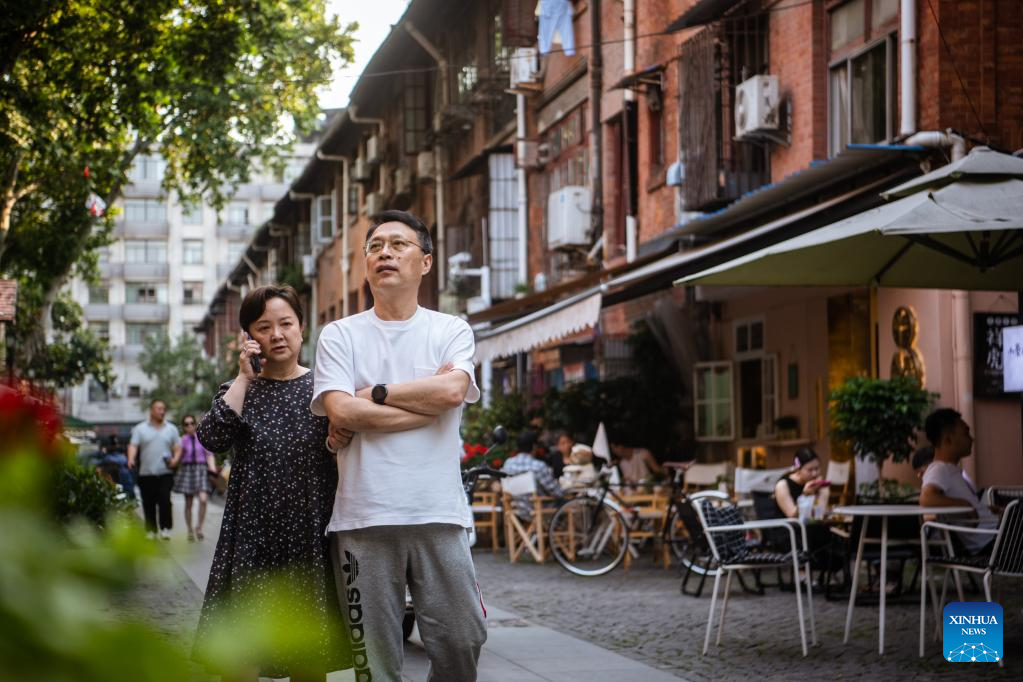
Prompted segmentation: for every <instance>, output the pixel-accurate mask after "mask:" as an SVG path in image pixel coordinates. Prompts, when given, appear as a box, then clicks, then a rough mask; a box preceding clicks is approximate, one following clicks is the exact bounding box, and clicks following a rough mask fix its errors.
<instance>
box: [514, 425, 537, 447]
mask: <svg viewBox="0 0 1023 682" xmlns="http://www.w3.org/2000/svg"><path fill="white" fill-rule="evenodd" d="M534 445H536V431H528V430H527V431H523V432H521V433H519V435H518V437H517V438H516V439H515V446H516V447H517V448H518V449H519V452H532V451H533V446H534Z"/></svg>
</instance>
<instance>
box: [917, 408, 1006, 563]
mask: <svg viewBox="0 0 1023 682" xmlns="http://www.w3.org/2000/svg"><path fill="white" fill-rule="evenodd" d="M924 430H925V431H926V433H927V440H929V441H930V442H931V445H933V446H934V461H933V462H931V464H930V466H928V467H927V470H926V471H925V472H924V475H923V480H922V483H921V486H920V506H922V507H973V516H974V517H976V519H977V526H976V527H977V528H984V529H988V530H991V529H994V528H996V527H997V526H998V519H997V518H996V517H995V515H994V514H992V513H991V510H990V509H988V508H987V505H985V504H984V503H983V502H981V501H980V498H978V497H977V491H976V490H975V489H974V488H973V485H972V484H971V483H970V482H969V481H968V480H967V479H966V478H965V477H964V476H963V469H962V465H961V462H962V460H963V459H964V458H966V457H969V456H970V452H971V451H972V450H973V438H972V437H971V436H970V427H969V426H968V425H967V424H966V422H964V421H963V419H962V416H961V415H960V414H959V413H958V412H956V411H955V410H953V409H950V408H947V407H945V408H941V409H938V410H935V411H934V412H932V413H931V414H930V415H928V417H927V420H926V422H924ZM957 537H958V538H959V540H960V541H961V542H962V544H963V547H965V548H966V551H967V552H969V553H970V554H971V555H982V554H985V553H986V552H989V551H990V546H991V544H992V543H993V542H994V535H993V534H989V533H958V534H957Z"/></svg>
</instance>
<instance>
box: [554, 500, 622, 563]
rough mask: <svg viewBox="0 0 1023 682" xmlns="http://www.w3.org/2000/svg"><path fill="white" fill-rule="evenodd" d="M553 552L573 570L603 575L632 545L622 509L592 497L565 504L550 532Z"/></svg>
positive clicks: (556, 514)
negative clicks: (619, 509)
mask: <svg viewBox="0 0 1023 682" xmlns="http://www.w3.org/2000/svg"><path fill="white" fill-rule="evenodd" d="M547 537H548V540H549V542H550V548H551V553H553V554H554V558H555V559H556V560H557V562H558V563H559V564H561V565H562V567H564V568H565V570H567V571H568V572H570V573H574V574H576V575H582V576H593V575H603V574H604V573H607V572H608V571H610V570H612V569H614V567H615V566H617V565H618V564H619V563H621V561H622V559H623V558H624V557H625V552H626V550H627V549H628V547H629V526H628V524H627V523H626V522H625V517H624V516H622V514H621V512H619V511H618V510H617V509H615V508H614V507H612V506H611V505H609V504H607V503H601V502H600V501H598V500H596V499H594V498H592V497H580V498H576V499H574V500H570V501H568V502H566V503H565V504H563V505H562V506H561V507H560V508H559V509H558V510H557V511H556V512H555V513H554V517H553V518H552V519H551V525H550V529H549V530H548V532H547Z"/></svg>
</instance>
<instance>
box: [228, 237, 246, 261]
mask: <svg viewBox="0 0 1023 682" xmlns="http://www.w3.org/2000/svg"><path fill="white" fill-rule="evenodd" d="M246 246H247V244H246V243H245V242H228V243H227V262H228V263H230V264H232V265H234V264H235V263H237V262H238V261H240V260H241V259H242V254H244V253H245V248H246Z"/></svg>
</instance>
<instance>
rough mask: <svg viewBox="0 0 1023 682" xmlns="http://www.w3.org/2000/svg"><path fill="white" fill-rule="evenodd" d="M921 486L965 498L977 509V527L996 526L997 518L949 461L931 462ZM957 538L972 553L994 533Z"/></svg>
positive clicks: (961, 535) (965, 535)
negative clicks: (931, 487) (931, 486)
mask: <svg viewBox="0 0 1023 682" xmlns="http://www.w3.org/2000/svg"><path fill="white" fill-rule="evenodd" d="M921 485H922V486H928V485H933V486H934V487H936V488H938V489H939V490H940V491H941V494H942V495H944V496H945V497H954V498H956V499H957V500H966V501H967V502H969V503H970V504H971V505H972V506H973V508H974V509H975V510H976V511H977V520H978V523H977V527H978V528H997V527H998V519H997V518H995V515H994V514H993V513H991V510H990V509H988V507H987V505H986V504H984V503H983V502H981V501H980V500H979V499H977V491H976V490H974V489H973V486H972V485H971V484H970V483H969V482H968V481H967V480H966V478H965V477H964V476H963V470H962V468H961V467H959V466H957V465H955V464H952V463H951V462H939V461H934V462H931V464H930V466H928V467H927V471H925V472H924V478H923V482H922V484H921ZM958 535H959V539H960V540H962V543H963V545H964V546H965V547H966V549H967V550H968V551H969V552H970V553H971V554H972V553H975V552H977V551H978V550H981V549H983V548H984V545H986V544H988V543H989V542H991V541H992V540H993V539H994V537H995V536H994V535H981V534H978V533H959V534H958Z"/></svg>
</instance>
